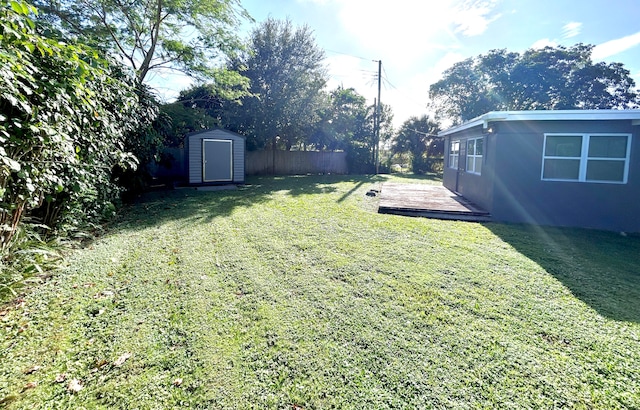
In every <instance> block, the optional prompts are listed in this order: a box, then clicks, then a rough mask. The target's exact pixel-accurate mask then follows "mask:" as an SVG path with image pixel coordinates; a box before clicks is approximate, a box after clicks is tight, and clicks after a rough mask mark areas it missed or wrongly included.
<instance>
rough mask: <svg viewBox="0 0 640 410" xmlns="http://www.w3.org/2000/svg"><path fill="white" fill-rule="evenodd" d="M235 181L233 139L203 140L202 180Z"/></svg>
mask: <svg viewBox="0 0 640 410" xmlns="http://www.w3.org/2000/svg"><path fill="white" fill-rule="evenodd" d="M217 181H233V141H232V140H213V139H203V140H202V182H217Z"/></svg>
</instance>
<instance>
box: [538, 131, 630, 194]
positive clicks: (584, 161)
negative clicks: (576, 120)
mask: <svg viewBox="0 0 640 410" xmlns="http://www.w3.org/2000/svg"><path fill="white" fill-rule="evenodd" d="M547 137H582V151H581V153H580V157H558V156H547V155H546V152H547ZM591 137H626V138H627V151H626V157H625V158H608V157H589V143H590V138H591ZM630 158H631V134H626V133H615V132H611V133H589V134H584V133H545V134H544V144H543V146H542V167H541V170H540V179H541V180H542V181H561V182H587V183H592V184H626V183H627V179H628V177H629V162H630ZM547 159H555V160H563V159H566V160H574V161H575V160H579V161H580V169H579V173H578V179H561V178H545V177H544V164H545V160H547ZM589 161H621V162H622V161H624V172H623V178H622V181H601V180H590V179H587V165H588V163H589Z"/></svg>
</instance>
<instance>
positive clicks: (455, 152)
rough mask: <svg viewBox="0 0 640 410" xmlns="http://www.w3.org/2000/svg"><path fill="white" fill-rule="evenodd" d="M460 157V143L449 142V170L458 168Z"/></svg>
mask: <svg viewBox="0 0 640 410" xmlns="http://www.w3.org/2000/svg"><path fill="white" fill-rule="evenodd" d="M459 156H460V141H451V144H450V145H449V168H455V169H457V168H458V157H459Z"/></svg>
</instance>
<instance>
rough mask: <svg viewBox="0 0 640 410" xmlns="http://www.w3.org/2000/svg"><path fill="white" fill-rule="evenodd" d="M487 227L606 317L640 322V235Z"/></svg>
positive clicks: (505, 226)
mask: <svg viewBox="0 0 640 410" xmlns="http://www.w3.org/2000/svg"><path fill="white" fill-rule="evenodd" d="M485 226H486V227H487V228H488V229H490V230H491V231H492V232H493V233H494V234H496V235H497V236H499V237H500V238H501V239H503V240H504V241H505V242H507V243H509V244H510V245H511V246H513V247H514V248H515V249H516V250H517V251H518V252H520V253H521V254H522V255H524V256H526V257H527V258H529V259H531V260H532V261H534V262H536V263H537V264H538V265H540V266H541V267H542V268H543V269H544V270H546V271H547V272H548V273H550V274H551V275H553V276H554V277H555V278H556V279H558V280H559V281H560V282H562V283H563V284H564V286H566V287H567V288H568V289H569V290H570V291H571V292H572V293H573V295H575V296H576V297H577V298H579V299H580V300H581V301H583V302H584V303H586V304H587V305H589V306H590V307H591V308H593V309H594V310H596V311H597V312H598V313H599V314H601V315H602V316H605V317H607V318H610V319H614V320H619V321H627V322H635V323H640V303H639V302H638V301H640V257H639V255H640V235H629V236H622V235H620V234H618V233H615V232H606V231H597V230H587V229H571V228H551V227H540V226H527V225H507V224H497V223H489V224H485Z"/></svg>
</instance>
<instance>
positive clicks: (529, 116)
mask: <svg viewBox="0 0 640 410" xmlns="http://www.w3.org/2000/svg"><path fill="white" fill-rule="evenodd" d="M598 120H631V121H632V124H633V125H638V124H640V110H555V111H553V110H537V111H492V112H488V113H486V114H483V115H481V116H479V117H476V118H474V119H472V120H470V121H467V122H465V123H463V124H460V125H457V126H455V127H451V128H449V129H447V130H444V131H441V132H439V133H438V136H439V137H444V136H446V135H449V134H453V133H456V132H459V131H464V130H466V129H469V128H473V127H477V126H479V125H482V126H483V128H484V129H486V128H489V123H491V122H495V121H598Z"/></svg>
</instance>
